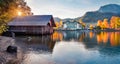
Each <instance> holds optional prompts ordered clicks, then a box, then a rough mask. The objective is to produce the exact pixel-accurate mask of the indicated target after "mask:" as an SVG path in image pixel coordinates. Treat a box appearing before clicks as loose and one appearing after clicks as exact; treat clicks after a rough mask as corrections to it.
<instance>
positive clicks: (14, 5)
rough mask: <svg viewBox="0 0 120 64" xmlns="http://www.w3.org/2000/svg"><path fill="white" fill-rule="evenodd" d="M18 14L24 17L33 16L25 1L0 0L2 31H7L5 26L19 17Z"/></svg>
mask: <svg viewBox="0 0 120 64" xmlns="http://www.w3.org/2000/svg"><path fill="white" fill-rule="evenodd" d="M18 12H21V14H22V16H28V15H32V14H33V13H32V12H31V9H30V7H29V6H28V5H27V4H26V2H25V1H24V0H0V30H5V29H6V28H3V26H4V27H5V26H6V25H7V22H8V21H10V20H12V19H13V18H14V17H16V16H18ZM1 27H2V28H1ZM0 32H1V31H0Z"/></svg>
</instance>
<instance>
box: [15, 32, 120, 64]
mask: <svg viewBox="0 0 120 64" xmlns="http://www.w3.org/2000/svg"><path fill="white" fill-rule="evenodd" d="M119 38H120V32H92V31H91V32H88V31H86V32H85V31H55V32H54V33H53V34H52V35H49V36H19V37H16V44H17V45H19V46H20V47H21V48H22V49H23V51H24V54H23V56H24V59H23V62H22V64H119V63H120V40H119Z"/></svg>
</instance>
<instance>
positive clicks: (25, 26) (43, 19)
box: [8, 15, 55, 34]
mask: <svg viewBox="0 0 120 64" xmlns="http://www.w3.org/2000/svg"><path fill="white" fill-rule="evenodd" d="M8 26H9V28H8V32H14V33H25V34H51V33H53V27H55V22H54V19H53V16H52V15H33V16H24V17H16V18H14V19H13V20H12V21H11V22H9V23H8Z"/></svg>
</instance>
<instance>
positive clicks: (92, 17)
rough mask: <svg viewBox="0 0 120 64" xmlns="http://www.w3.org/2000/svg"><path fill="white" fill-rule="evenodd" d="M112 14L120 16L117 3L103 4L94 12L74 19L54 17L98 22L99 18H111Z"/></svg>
mask: <svg viewBox="0 0 120 64" xmlns="http://www.w3.org/2000/svg"><path fill="white" fill-rule="evenodd" d="M112 16H119V17H120V5H117V4H108V5H104V6H101V7H100V8H99V9H98V10H97V11H92V12H86V13H85V15H84V16H82V17H77V18H74V19H71V18H66V19H60V18H58V17H56V18H54V19H55V21H59V20H62V21H63V22H65V21H73V20H75V21H79V20H80V19H81V20H82V21H83V22H85V23H97V21H98V20H103V19H104V18H107V19H108V20H110V18H111V17H112Z"/></svg>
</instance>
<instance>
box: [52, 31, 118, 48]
mask: <svg viewBox="0 0 120 64" xmlns="http://www.w3.org/2000/svg"><path fill="white" fill-rule="evenodd" d="M52 37H53V40H54V41H71V40H74V41H77V42H95V43H96V44H110V45H111V46H118V45H120V39H119V38H120V32H92V31H90V32H81V31H56V32H55V33H54V34H53V35H52Z"/></svg>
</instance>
